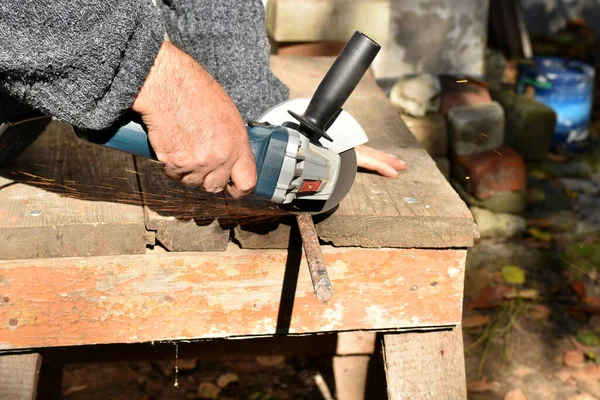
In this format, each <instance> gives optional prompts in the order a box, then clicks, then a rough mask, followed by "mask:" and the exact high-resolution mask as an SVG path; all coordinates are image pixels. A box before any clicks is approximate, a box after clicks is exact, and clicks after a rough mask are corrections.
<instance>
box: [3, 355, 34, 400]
mask: <svg viewBox="0 0 600 400" xmlns="http://www.w3.org/2000/svg"><path fill="white" fill-rule="evenodd" d="M41 366H42V356H40V355H39V354H37V353H33V354H19V355H2V356H0V399H6V400H35V398H36V394H37V384H38V377H39V374H40V368H41Z"/></svg>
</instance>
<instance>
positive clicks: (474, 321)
mask: <svg viewBox="0 0 600 400" xmlns="http://www.w3.org/2000/svg"><path fill="white" fill-rule="evenodd" d="M491 319H492V318H491V317H490V316H489V315H481V314H475V315H469V316H466V317H463V319H462V327H463V328H466V329H470V328H478V327H480V326H484V325H487V324H488V323H489V322H490V321H491Z"/></svg>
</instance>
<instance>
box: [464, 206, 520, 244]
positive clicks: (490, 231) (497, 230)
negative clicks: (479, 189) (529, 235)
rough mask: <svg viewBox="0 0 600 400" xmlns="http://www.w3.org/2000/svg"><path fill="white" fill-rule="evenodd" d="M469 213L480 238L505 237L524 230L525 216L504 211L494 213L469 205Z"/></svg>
mask: <svg viewBox="0 0 600 400" xmlns="http://www.w3.org/2000/svg"><path fill="white" fill-rule="evenodd" d="M471 213H472V214H473V218H474V219H475V223H476V224H477V228H479V234H480V236H481V238H482V239H507V238H510V237H513V236H516V235H519V234H521V233H523V232H525V228H526V227H527V222H526V221H525V218H523V217H521V216H519V215H514V214H506V213H494V212H492V211H490V210H486V209H485V208H480V207H471Z"/></svg>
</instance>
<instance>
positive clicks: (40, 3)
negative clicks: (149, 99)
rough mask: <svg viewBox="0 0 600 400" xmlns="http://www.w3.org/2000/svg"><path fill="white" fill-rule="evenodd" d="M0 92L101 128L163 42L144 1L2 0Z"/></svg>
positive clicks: (125, 103)
mask: <svg viewBox="0 0 600 400" xmlns="http://www.w3.org/2000/svg"><path fill="white" fill-rule="evenodd" d="M0 15H1V16H2V17H1V18H0V90H3V91H6V92H8V93H9V94H11V95H12V96H14V97H15V98H17V99H19V100H21V101H22V102H24V103H26V104H28V105H30V106H32V107H34V108H36V109H39V110H41V111H42V112H45V113H47V114H50V115H53V116H55V117H56V118H58V119H60V120H63V121H65V122H68V123H70V124H73V125H76V126H79V127H82V128H88V129H102V128H105V127H107V126H109V125H110V124H111V123H113V122H114V121H115V120H116V119H117V118H118V117H119V116H120V115H121V114H122V113H123V112H124V111H125V110H127V109H128V108H129V107H131V105H132V104H133V101H134V100H135V97H136V95H137V93H138V91H139V89H140V87H141V86H142V84H143V83H144V80H145V78H146V76H147V74H148V72H149V71H150V68H151V66H152V64H153V62H154V59H155V57H156V54H157V53H158V50H159V49H160V46H161V44H162V41H163V35H164V28H163V22H162V17H161V15H160V12H159V11H158V10H157V9H156V8H155V7H154V6H153V5H152V1H151V0H3V1H2V2H0Z"/></svg>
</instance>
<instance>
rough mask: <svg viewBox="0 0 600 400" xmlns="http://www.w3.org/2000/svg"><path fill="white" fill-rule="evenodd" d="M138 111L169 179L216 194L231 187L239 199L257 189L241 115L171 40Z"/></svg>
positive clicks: (142, 92) (143, 92) (160, 55)
mask: <svg viewBox="0 0 600 400" xmlns="http://www.w3.org/2000/svg"><path fill="white" fill-rule="evenodd" d="M133 110H134V111H136V112H138V113H139V114H140V115H141V116H142V120H143V121H144V123H145V124H146V126H147V128H148V137H149V139H150V144H151V145H152V148H153V149H154V152H155V153H156V156H157V158H158V160H159V161H161V162H162V163H163V164H164V173H165V174H166V175H167V176H168V177H170V178H172V179H178V180H180V181H181V182H182V183H183V184H185V185H189V186H202V188H204V190H206V191H208V192H213V193H217V192H220V191H222V190H224V189H225V188H226V187H227V190H228V191H229V193H231V195H232V196H234V197H241V196H243V195H246V194H248V193H250V192H251V191H252V190H253V189H254V186H255V184H256V165H255V163H254V157H253V155H252V151H251V149H250V143H249V140H248V133H247V131H246V128H245V126H244V122H243V121H242V117H241V116H240V113H239V112H238V110H237V108H236V107H235V105H234V104H233V102H232V101H231V99H230V98H229V96H228V95H227V93H225V91H224V90H223V88H222V87H221V86H219V84H218V83H217V82H216V81H215V80H214V79H213V78H212V77H211V76H210V75H209V74H208V72H206V71H205V70H204V68H202V66H200V65H199V64H198V63H197V62H196V61H194V59H192V58H191V57H190V56H188V55H187V54H185V53H184V52H183V51H181V50H179V49H177V48H176V47H175V46H174V45H172V44H170V43H169V42H164V43H163V45H162V47H161V49H160V51H159V52H158V55H157V57H156V61H155V63H154V65H153V67H152V69H151V70H150V73H149V74H148V77H147V78H146V81H145V83H144V85H143V87H142V89H141V90H140V92H139V94H138V96H137V98H136V100H135V102H134V104H133ZM230 178H231V182H230V183H229V185H228V181H229V180H230Z"/></svg>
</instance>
